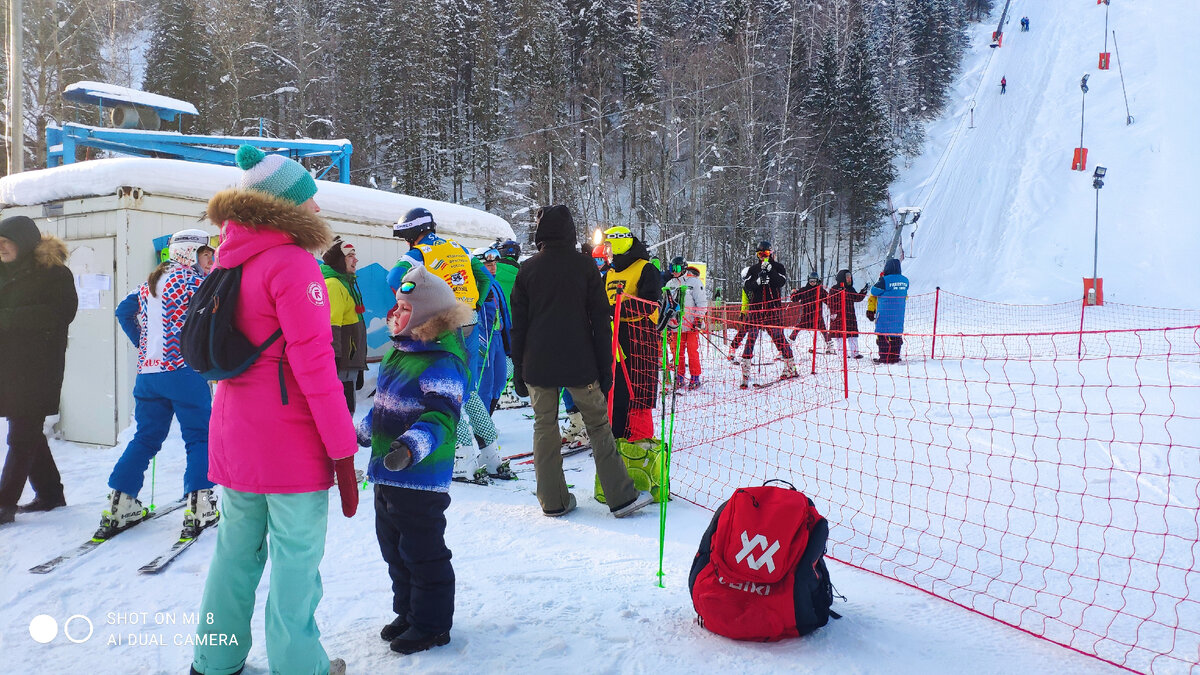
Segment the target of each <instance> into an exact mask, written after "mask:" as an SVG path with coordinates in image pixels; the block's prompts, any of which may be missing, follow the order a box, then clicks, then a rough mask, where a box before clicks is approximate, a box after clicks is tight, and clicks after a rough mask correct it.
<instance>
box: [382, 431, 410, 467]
mask: <svg viewBox="0 0 1200 675" xmlns="http://www.w3.org/2000/svg"><path fill="white" fill-rule="evenodd" d="M410 464H412V450H409V449H408V444H407V443H405V442H404V441H402V440H400V439H399V438H397V439H396V440H394V441H392V445H391V452H389V453H388V454H386V455H384V456H383V466H384V467H386V468H387V470H388V471H403V470H404V469H407V468H408V467H409V465H410Z"/></svg>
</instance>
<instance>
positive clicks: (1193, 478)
mask: <svg viewBox="0 0 1200 675" xmlns="http://www.w3.org/2000/svg"><path fill="white" fill-rule="evenodd" d="M865 305H866V302H862V303H860V304H859V305H858V306H856V313H855V316H856V318H857V323H858V327H859V330H860V334H859V335H858V345H857V347H858V349H859V350H860V352H861V354H862V356H863V357H864V358H855V352H854V350H853V346H852V340H850V337H851V336H849V335H847V333H846V332H844V331H839V330H837V326H835V327H834V328H835V329H834V330H832V331H830V332H829V333H828V337H830V338H831V342H830V343H828V344H827V343H826V342H825V337H826V333H823V332H821V331H814V330H813V328H812V327H811V326H809V327H800V328H796V327H795V324H796V323H797V322H798V321H799V319H800V317H801V316H802V312H800V311H799V308H798V307H796V306H788V304H787V303H785V306H784V309H783V310H782V311H781V312H778V313H776V314H775V315H774V322H775V323H771V324H770V325H766V326H764V325H760V324H761V323H762V322H761V321H760V319H762V317H758V318H756V317H753V316H751V317H745V316H740V314H739V311H738V310H739V308H737V307H726V308H709V309H707V310H704V311H703V312H701V313H699V314H688V315H687V316H685V317H684V327H685V329H693V328H695V329H696V330H694V331H691V332H694V333H695V335H696V341H697V343H698V345H697V347H698V349H697V352H698V355H699V365H700V380H701V383H702V384H701V385H700V386H699V387H698V388H695V389H689V388H688V386H687V384H688V382H689V381H690V380H689V378H690V374H691V373H692V372H693V371H692V370H691V368H690V367H688V368H685V370H684V372H685V377H683V378H678V379H676V383H675V384H678V385H680V386H678V387H676V386H675V385H674V384H672V383H671V382H670V379H671V378H670V377H668V376H666V375H665V374H661V375H659V376H658V378H657V381H658V382H663V381H664V380H666V382H665V384H666V385H667V386H665V387H659V388H658V389H656V390H655V392H656V395H657V403H656V406H662V407H661V408H658V409H656V410H655V411H654V421H655V426H656V429H655V432H656V433H658V434H661V433H663V430H662V427H661V425H662V421H663V420H664V419H669V416H670V415H671V414H672V412H673V415H674V451H673V455H672V459H671V471H670V476H671V491H672V493H673V494H674V495H676V496H677V497H680V498H683V499H685V500H687V501H690V502H693V503H695V504H698V505H700V506H703V507H706V508H710V509H712V508H715V507H716V506H717V505H719V504H720V503H721V502H723V501H724V500H725V499H727V498H728V497H729V496H730V495H731V494H732V492H733V490H734V489H736V488H738V487H740V486H747V485H758V484H761V483H762V482H763V481H764V480H768V479H772V478H782V479H785V480H788V481H790V482H792V483H793V484H795V486H796V487H797V488H798V489H800V490H801V491H803V492H804V493H805V494H807V495H808V496H809V497H811V498H812V499H813V500H814V501H816V503H817V507H818V509H819V510H820V511H821V513H823V514H825V515H826V517H827V518H828V519H829V523H830V539H829V555H830V557H832V558H834V559H836V560H838V561H840V562H842V563H845V564H847V565H852V566H855V567H858V568H861V569H864V570H867V571H871V572H874V573H877V574H880V575H883V576H886V577H889V578H892V579H895V580H897V581H900V582H902V583H905V584H908V585H910V586H913V587H915V588H919V589H921V590H924V591H926V592H928V593H931V594H933V595H936V596H938V597H941V598H944V599H946V600H949V601H951V602H953V603H955V604H958V605H960V606H962V607H965V608H967V609H970V610H973V611H976V612H979V613H981V614H984V615H986V616H989V617H992V618H994V619H996V620H998V621H1001V622H1004V623H1006V624H1008V625H1010V626H1013V627H1016V628H1019V629H1021V630H1024V631H1026V632H1029V633H1031V634H1033V635H1037V636H1040V637H1042V638H1045V639H1047V640H1051V641H1053V642H1056V643H1058V644H1061V645H1064V646H1066V647H1068V648H1071V649H1074V650H1077V651H1080V652H1082V653H1085V654H1089V655H1092V656H1095V657H1096V658H1099V659H1102V660H1104V661H1107V662H1109V663H1112V664H1114V665H1117V666H1120V667H1123V668H1128V669H1131V670H1135V671H1141V672H1153V673H1160V672H1162V673H1166V672H1176V673H1179V672H1191V673H1198V672H1200V665H1197V664H1200V311H1188V310H1170V309H1155V308H1146V307H1133V306H1128V305H1116V304H1111V303H1110V304H1106V305H1104V306H1102V307H1099V306H1095V307H1093V306H1083V305H1082V304H1081V303H1079V302H1074V303H1062V304H1058V305H1043V306H1019V305H1005V304H999V303H989V302H982V301H978V300H972V299H970V298H966V297H963V296H958V295H953V294H950V293H946V292H941V291H939V292H937V293H933V294H929V295H917V296H911V297H909V298H908V301H907V317H906V321H905V328H904V331H905V332H904V335H903V346H902V348H901V351H900V356H901V361H900V362H899V363H896V364H875V363H873V361H872V359H873V357H876V356H877V355H878V352H877V346H876V339H875V338H876V336H875V335H874V334H872V333H871V332H870V331H871V330H872V329H873V326H874V325H873V324H872V323H871V322H870V321H868V320H867V319H866V317H865V316H864V310H865ZM767 318H770V317H767ZM821 318H822V320H824V321H826V322H828V320H829V317H828V316H827V315H826V314H825V313H824V310H823V311H822V316H821ZM696 320H699V324H696V323H695V321H696ZM810 320H811V319H810ZM739 329H746V330H745V331H744V332H746V333H747V335H749V334H758V339H757V343H756V344H755V345H754V349H753V354H752V357H751V358H750V359H749V360H748V361H747V360H744V359H743V356H744V355H746V346H745V344H746V339H745V338H744V339H743V340H742V341H741V343H740V345H739V349H738V350H737V352H736V356H735V357H734V358H733V359H731V358H730V346H731V343H732V342H733V340H734V339H735V337H736V335H737V333H738V331H739ZM637 330H638V331H641V333H642V334H641V336H640V337H641V338H643V339H645V340H647V341H650V340H658V341H661V340H662V333H660V332H657V331H655V330H654V328H653V326H652V325H651V324H650V322H644V325H643V326H641V327H639V328H638V329H637ZM793 330H795V334H794V337H793ZM779 333H782V334H783V341H782V342H779V341H778V340H777V339H775V336H776V335H778V334H779ZM684 336H686V333H684ZM668 337H669V339H670V341H671V342H676V341H679V342H684V343H685V344H686V341H687V340H688V339H689V338H687V337H683V338H682V339H681V336H680V335H679V333H678V332H671V333H669V334H668ZM671 346H673V345H671ZM827 347H831V349H827ZM847 349H849V353H848V354H847V353H846V350H847ZM660 351H661V350H660ZM684 351H685V353H686V349H685V350H684ZM788 351H790V352H791V354H790V356H791V358H790V359H788V358H787V357H788V356H789V355H788V354H787V353H786V352H788ZM673 353H674V350H673V349H671V348H668V349H667V350H666V360H668V361H670V359H671V358H672V356H671V355H672V354H673ZM663 365H664V363H663V359H662V358H661V357H659V358H658V360H657V361H652V360H651V359H649V358H642V359H638V358H631V357H629V356H625V358H623V359H622V360H621V364H620V365H619V366H618V367H619V368H625V369H628V371H629V372H637V371H643V372H647V371H655V372H659V373H662V372H663V371H662V369H663ZM666 365H667V366H668V370H674V368H675V363H674V362H673V361H672V362H670V363H667V364H666ZM788 365H794V367H795V368H796V370H797V371H798V376H797V377H795V378H793V379H787V380H782V381H781V380H780V379H779V378H780V376H781V374H782V373H783V372H784V369H785V368H786V367H787V366H788ZM744 374H748V375H749V380H750V383H749V386H748V387H747V388H745V389H742V388H741V387H740V385H741V384H742V380H743V376H744ZM617 386H620V383H619V381H618V385H617ZM675 389H678V393H674V390H675ZM664 413H665V414H664Z"/></svg>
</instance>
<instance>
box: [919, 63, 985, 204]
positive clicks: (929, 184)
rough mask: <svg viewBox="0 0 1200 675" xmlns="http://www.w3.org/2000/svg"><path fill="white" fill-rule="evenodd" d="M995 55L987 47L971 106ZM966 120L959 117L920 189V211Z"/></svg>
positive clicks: (938, 177) (936, 183)
mask: <svg viewBox="0 0 1200 675" xmlns="http://www.w3.org/2000/svg"><path fill="white" fill-rule="evenodd" d="M995 56H996V50H994V49H989V50H988V58H987V62H986V63H984V67H983V68H982V69H981V71H980V73H979V79H978V81H976V83H975V91H973V92H971V105H972V107H974V104H975V101H976V100H977V99H978V96H979V91H980V89H982V88H983V83H984V77H985V76H986V75H987V73H988V71H989V70H990V68H991V63H992V59H993V57H995ZM966 121H967V117H966V116H963V117H961V118H959V120H958V125H957V126H956V127H955V128H954V134H953V135H952V136H951V137H950V142H949V143H947V144H946V148H945V149H944V150H943V151H942V155H941V157H939V158H938V163H937V165H936V166H935V167H934V171H933V176H932V177H931V178H930V180H929V181H928V182H927V183H926V185H925V188H924V190H923V191H922V193H923V194H922V196H921V197H918V199H917V201H918V202H920V204H921V210H922V211H924V210H925V207H927V206H929V200H930V199H932V198H933V190H934V188H936V187H937V185H938V183H939V181H940V180H941V177H942V172H943V171H944V170H945V168H946V165H947V164H948V163H949V159H950V151H951V150H953V149H954V146H955V145H957V144H958V139H959V138H961V137H962V131H963V128H964V126H965V124H966Z"/></svg>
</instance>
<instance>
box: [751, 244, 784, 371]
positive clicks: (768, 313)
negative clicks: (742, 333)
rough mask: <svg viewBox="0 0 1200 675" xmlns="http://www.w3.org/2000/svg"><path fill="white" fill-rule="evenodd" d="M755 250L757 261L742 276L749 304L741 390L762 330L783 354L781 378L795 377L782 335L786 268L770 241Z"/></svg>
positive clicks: (759, 245)
mask: <svg viewBox="0 0 1200 675" xmlns="http://www.w3.org/2000/svg"><path fill="white" fill-rule="evenodd" d="M756 253H757V255H758V262H757V263H755V264H753V265H751V266H750V267H749V269H747V270H746V274H745V276H744V277H743V278H742V288H743V289H744V290H745V291H746V299H747V301H748V303H749V304H748V307H749V333H747V335H746V346H745V348H744V349H743V351H742V385H741V388H742V389H745V388H746V387H748V386H750V360H751V359H753V358H754V343H756V342H758V333H759V331H763V330H765V331H767V335H769V336H770V337H771V341H772V342H774V343H775V348H776V349H778V350H779V355H780V356H782V357H783V363H784V365H783V375H782V376H781V379H787V378H789V377H795V376H796V364H795V362H794V360H793V358H792V346H791V345H790V344H788V341H787V340H786V339H785V338H784V336H783V289H784V287H785V286H787V268H785V267H784V266H783V263H781V262H778V261H776V260H775V258H774V257H773V256H772V254H771V242H769V241H762V242H759V244H758V248H757V250H756Z"/></svg>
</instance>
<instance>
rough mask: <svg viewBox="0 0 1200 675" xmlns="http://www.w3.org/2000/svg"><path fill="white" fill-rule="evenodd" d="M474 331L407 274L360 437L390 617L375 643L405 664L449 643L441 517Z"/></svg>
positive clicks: (433, 289)
mask: <svg viewBox="0 0 1200 675" xmlns="http://www.w3.org/2000/svg"><path fill="white" fill-rule="evenodd" d="M474 323H475V316H474V312H473V311H472V310H471V308H470V307H468V306H467V305H465V304H463V303H461V302H458V301H456V300H455V297H454V293H453V292H452V291H451V290H450V287H449V286H447V285H446V284H445V283H444V282H443V281H442V280H441V279H440V278H438V277H437V276H435V275H433V274H432V273H430V272H428V271H427V270H426V269H425V268H424V267H423V266H421V265H417V266H414V267H413V268H411V269H410V270H409V271H408V272H407V273H406V274H405V275H404V277H403V279H402V281H401V282H400V283H399V284H398V289H397V292H396V307H395V308H394V309H393V310H392V311H391V312H390V313H389V314H388V329H389V334H390V335H392V348H391V349H390V350H388V352H387V354H386V355H385V356H384V358H383V363H382V364H381V365H380V368H379V381H378V388H377V390H376V393H375V405H374V407H373V408H372V409H371V410H370V412H368V413H367V416H366V417H364V418H363V421H362V422H361V423H360V424H359V427H358V443H359V445H362V446H364V447H368V446H369V447H370V448H371V460H370V463H369V464H368V468H367V476H368V478H369V479H370V480H371V482H373V483H375V532H376V535H377V536H378V538H379V550H380V552H381V553H382V554H383V559H384V560H385V561H386V562H387V564H388V573H389V575H390V576H391V578H392V610H393V611H394V612H395V613H396V618H395V619H393V620H392V622H391V623H389V624H388V625H386V626H384V628H383V630H382V631H381V632H380V637H382V638H383V639H384V640H386V641H388V642H389V643H390V645H391V648H392V650H394V651H397V652H400V653H402V654H412V653H414V652H419V651H424V650H426V649H429V648H431V647H436V646H439V645H444V644H446V643H448V642H450V627H451V624H452V620H453V617H454V568H453V567H452V566H451V564H450V549H449V548H447V546H446V538H445V535H446V508H447V507H448V506H449V505H450V494H449V489H450V480H451V473H452V472H453V468H454V448H455V428H456V427H457V425H458V418H459V413H460V410H461V409H462V400H463V395H464V392H465V391H466V389H467V377H468V375H467V367H468V366H467V361H468V359H467V354H466V346H465V342H464V340H465V336H464V328H463V327H464V326H473V325H474Z"/></svg>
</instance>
